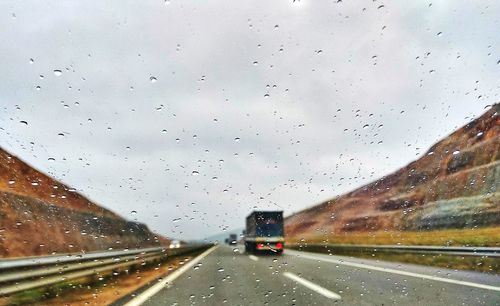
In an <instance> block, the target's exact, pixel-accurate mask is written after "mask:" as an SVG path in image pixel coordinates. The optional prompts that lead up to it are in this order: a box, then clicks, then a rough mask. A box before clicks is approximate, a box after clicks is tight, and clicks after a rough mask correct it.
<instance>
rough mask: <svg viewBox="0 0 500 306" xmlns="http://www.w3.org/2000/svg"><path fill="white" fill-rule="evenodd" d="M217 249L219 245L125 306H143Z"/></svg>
mask: <svg viewBox="0 0 500 306" xmlns="http://www.w3.org/2000/svg"><path fill="white" fill-rule="evenodd" d="M217 247H218V246H217V245H214V246H213V247H211V248H210V249H208V250H206V251H205V252H203V253H201V254H200V255H198V256H197V257H195V258H194V259H193V260H191V261H189V262H188V263H186V264H185V265H184V266H182V267H180V268H179V269H177V270H175V271H174V272H172V274H169V275H167V276H166V277H165V278H164V279H163V280H162V281H160V282H158V283H156V284H155V285H153V286H151V287H149V288H148V289H147V290H145V291H144V292H143V293H141V294H139V295H138V296H136V297H135V298H134V299H132V300H130V301H129V302H128V303H126V304H125V306H139V305H142V303H144V302H146V301H147V300H148V299H149V298H151V297H152V296H153V295H155V294H157V293H158V292H159V291H161V290H162V289H164V288H166V286H167V285H169V284H170V283H172V282H173V281H174V280H175V279H176V278H177V277H179V276H181V275H182V273H184V272H186V271H187V270H188V269H190V268H191V267H192V266H194V265H195V264H197V263H198V262H199V261H200V260H202V259H203V258H204V257H205V256H207V255H208V254H210V253H211V252H212V251H213V250H215V249H216V248H217Z"/></svg>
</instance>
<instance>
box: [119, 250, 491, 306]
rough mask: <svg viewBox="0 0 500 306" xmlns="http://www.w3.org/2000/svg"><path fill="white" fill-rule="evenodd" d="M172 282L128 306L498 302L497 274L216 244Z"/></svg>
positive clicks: (478, 303) (479, 303)
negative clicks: (264, 251)
mask: <svg viewBox="0 0 500 306" xmlns="http://www.w3.org/2000/svg"><path fill="white" fill-rule="evenodd" d="M174 278H175V279H171V280H169V281H168V285H166V286H165V285H161V286H160V284H158V285H157V286H156V287H157V288H156V289H154V288H150V290H147V291H146V292H144V293H143V294H142V296H141V295H139V296H138V299H137V300H136V301H135V302H134V300H133V301H132V302H131V303H130V304H129V305H134V303H135V305H139V304H141V303H142V304H143V305H147V306H150V305H151V306H152V305H331V304H338V305H446V306H450V305H500V276H498V275H489V274H483V273H477V272H464V271H452V270H446V269H440V268H432V267H424V266H416V265H410V264H400V263H388V262H379V261H376V260H369V259H356V258H350V257H342V256H329V255H325V254H315V253H307V252H298V251H291V250H286V251H285V254H284V255H282V256H253V255H247V254H244V253H243V252H242V247H241V246H235V247H229V246H218V247H215V248H213V249H211V250H209V251H207V252H206V253H205V254H204V257H203V258H202V259H201V260H199V261H196V260H194V261H193V262H192V263H191V264H189V265H188V266H186V267H185V271H179V273H177V275H175V276H174ZM165 282H167V280H166V281H165ZM141 299H142V300H141Z"/></svg>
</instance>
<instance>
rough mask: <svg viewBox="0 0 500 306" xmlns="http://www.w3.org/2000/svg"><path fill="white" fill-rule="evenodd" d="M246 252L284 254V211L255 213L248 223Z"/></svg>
mask: <svg viewBox="0 0 500 306" xmlns="http://www.w3.org/2000/svg"><path fill="white" fill-rule="evenodd" d="M245 233H246V235H245V251H246V252H248V253H256V252H264V251H270V252H273V253H278V254H281V253H283V248H284V246H285V237H284V236H285V235H284V229H283V212H282V211H254V212H252V213H251V214H250V215H249V216H248V217H247V221H246V230H245Z"/></svg>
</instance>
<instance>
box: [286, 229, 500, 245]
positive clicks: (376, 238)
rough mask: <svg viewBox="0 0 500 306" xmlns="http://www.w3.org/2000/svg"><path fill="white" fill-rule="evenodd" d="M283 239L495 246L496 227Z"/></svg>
mask: <svg viewBox="0 0 500 306" xmlns="http://www.w3.org/2000/svg"><path fill="white" fill-rule="evenodd" d="M294 238H295V237H294ZM287 242H289V243H301V242H307V243H329V244H377V245H380V244H389V245H439V246H443V245H446V246H489V247H499V246H500V227H488V228H468V229H448V230H433V231H418V232H417V231H415V232H406V231H376V232H350V233H339V234H330V235H327V234H325V235H319V234H317V235H314V236H304V237H301V238H299V239H289V240H288V241H287Z"/></svg>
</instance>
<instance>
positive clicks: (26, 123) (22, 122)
mask: <svg viewBox="0 0 500 306" xmlns="http://www.w3.org/2000/svg"><path fill="white" fill-rule="evenodd" d="M19 123H21V124H24V125H28V122H27V121H24V120H21V121H19Z"/></svg>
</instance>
